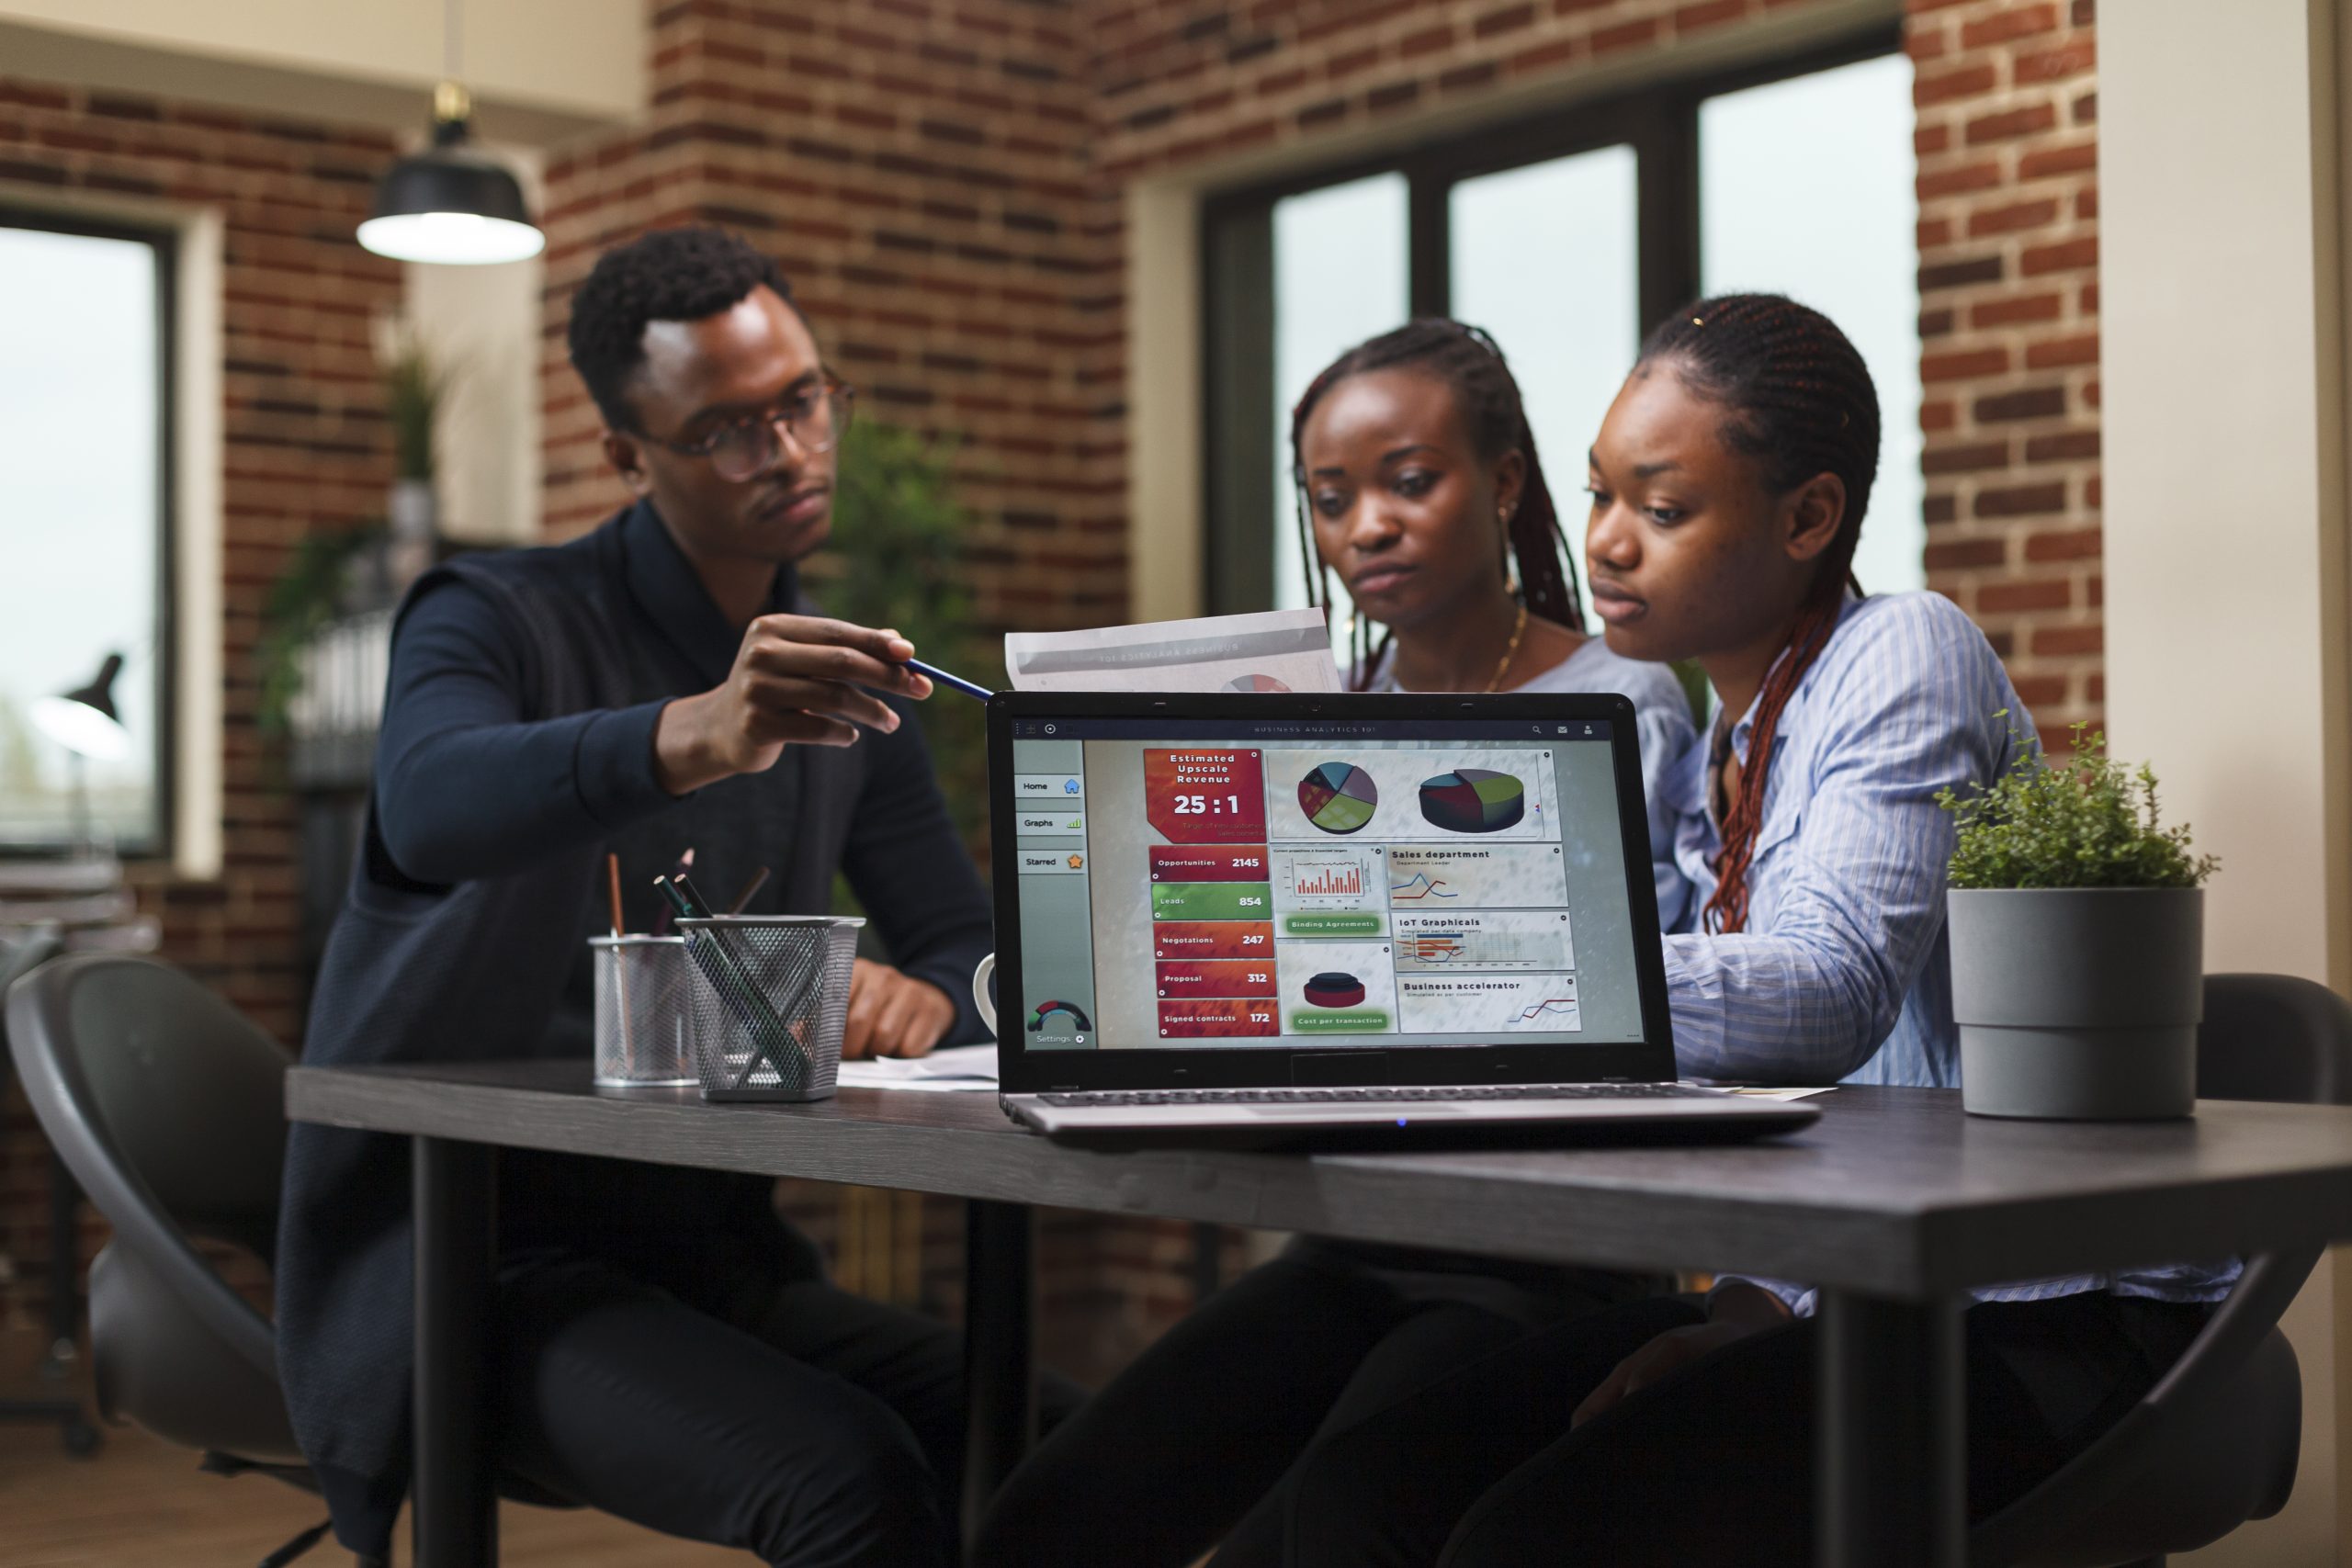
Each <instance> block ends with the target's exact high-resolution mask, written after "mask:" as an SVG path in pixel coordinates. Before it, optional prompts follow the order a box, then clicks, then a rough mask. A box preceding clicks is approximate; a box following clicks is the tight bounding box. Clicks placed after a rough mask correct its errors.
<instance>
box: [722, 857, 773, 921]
mask: <svg viewBox="0 0 2352 1568" xmlns="http://www.w3.org/2000/svg"><path fill="white" fill-rule="evenodd" d="M767 885H768V868H767V867H766V866H762V867H760V869H759V870H757V871H755V872H753V873H752V880H751V881H749V882H747V883H745V884H744V885H743V891H741V893H738V894H737V895H735V902H733V903H732V904H729V905H728V906H727V912H728V913H729V914H730V915H740V914H741V913H742V912H743V906H744V905H746V904H748V903H750V902H751V901H752V894H754V893H757V892H758V891H759V890H760V889H761V888H763V887H765V886H767Z"/></svg>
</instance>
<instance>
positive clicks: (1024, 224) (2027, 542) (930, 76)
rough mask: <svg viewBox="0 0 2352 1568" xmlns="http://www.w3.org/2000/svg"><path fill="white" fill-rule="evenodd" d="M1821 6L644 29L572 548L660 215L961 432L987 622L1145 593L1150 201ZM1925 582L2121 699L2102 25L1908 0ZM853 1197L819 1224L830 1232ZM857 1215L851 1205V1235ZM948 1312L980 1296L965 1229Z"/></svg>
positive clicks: (1149, 1242) (1468, 6)
mask: <svg viewBox="0 0 2352 1568" xmlns="http://www.w3.org/2000/svg"><path fill="white" fill-rule="evenodd" d="M1810 3H1812V0H1772V3H1768V0H1711V3H1696V4H1691V3H1684V4H1677V3H1674V0H1547V3H1539V0H1519V3H1511V0H1256V3H1254V4H1246V5H1245V4H1234V3H1230V0H1069V3H1062V4H1056V3H1052V0H965V3H960V4H949V3H947V0H875V3H874V4H871V5H868V6H860V7H854V8H851V7H822V6H806V5H791V4H786V3H784V0H773V3H770V4H739V3H728V0H686V3H684V4H675V5H669V6H658V7H657V8H656V9H655V10H653V12H652V13H651V16H650V35H649V41H648V49H649V51H650V60H651V62H652V67H653V77H654V82H653V107H652V110H651V113H650V117H649V118H648V121H647V122H646V123H645V124H644V125H643V126H641V127H639V128H637V129H635V130H631V131H630V132H628V133H627V134H625V135H618V136H615V137H613V138H611V139H609V140H608V141H605V142H604V143H602V144H598V145H593V146H588V147H583V148H579V149H575V150H572V151H571V152H570V153H569V154H568V155H565V156H560V157H558V158H557V159H555V160H553V161H552V162H551V163H550V165H549V167H548V220H547V221H548V231H549V242H550V243H549V252H548V293H547V310H546V316H545V321H544V329H545V334H546V335H545V359H544V364H543V370H544V377H545V380H544V385H545V392H546V412H547V425H546V429H547V437H546V439H547V474H548V512H547V518H546V521H547V525H548V528H549V530H550V531H551V532H552V533H554V534H556V535H558V536H568V535H570V534H572V533H575V532H577V531H578V530H580V529H582V528H584V527H586V526H589V525H593V524H594V522H595V521H596V520H597V519H599V518H601V517H602V516H604V515H605V513H607V512H609V511H610V510H611V509H612V508H613V507H614V506H616V504H618V503H619V502H620V500H621V499H622V496H621V492H620V490H619V487H618V485H617V482H616V480H615V479H613V477H612V476H611V475H610V473H609V472H608V471H606V470H605V468H604V466H603V464H602V461H601V459H600V458H599V457H598V456H597V453H596V451H595V446H594V434H595V428H596V422H595V416H594V410H593V408H592V407H591V406H590V405H589V403H588V401H587V400H586V398H585V396H584V394H582V392H581V390H580V389H579V387H578V383H577V381H576V379H575V378H573V377H572V376H571V371H570V369H569V367H568V366H567V365H566V364H565V363H564V359H563V348H562V323H563V319H564V300H565V299H566V297H567V296H568V295H569V293H570V290H571V288H572V287H573V286H574V285H575V284H576V283H577V281H578V280H579V278H580V277H581V276H583V275H584V273H585V271H586V268H587V266H588V265H590V263H591V262H592V261H593V259H594V255H595V254H596V253H597V252H598V251H599V250H601V249H602V248H604V247H605V245H607V244H610V243H614V242H616V241H618V240H620V239H623V238H626V237H628V235H630V234H633V233H635V232H637V231H639V230H640V229H641V228H643V227H645V226H648V225H650V224H657V223H668V222H678V221H688V220H715V221H720V222H725V223H729V224H732V225H734V226H736V227H738V228H740V229H741V230H742V231H745V232H747V233H749V234H751V235H752V236H753V237H754V238H755V239H757V240H758V241H759V242H760V243H763V244H765V245H767V246H768V247H769V248H770V249H771V250H773V251H774V252H775V254H777V255H778V256H779V257H781V258H782V259H783V261H784V264H785V265H786V270H787V272H788V273H789V274H790V275H791V276H792V277H793V279H794V282H795V284H796V287H797V289H798V291H799V293H800V297H801V299H802V300H803V302H804V303H805V304H806V306H807V307H808V309H809V314H810V315H811V317H812V318H813V319H814V321H815V322H816V326H817V332H818V335H819V338H820V342H821V343H822V344H824V345H825V347H826V349H827V352H828V353H829V355H831V357H832V358H833V359H834V360H835V362H836V363H837V365H838V366H839V367H840V368H842V370H843V371H844V373H846V374H847V375H848V376H849V377H850V378H852V379H853V380H854V381H856V382H857V383H858V384H859V385H860V387H861V388H862V389H864V392H865V405H864V406H865V408H866V409H867V410H869V411H871V412H873V413H874V414H876V415H878V416H880V417H884V418H888V419H892V420H895V421H898V422H899V423H910V424H914V425H917V426H920V427H922V428H925V429H929V430H933V431H938V432H942V433H946V434H953V435H955V436H956V437H957V438H958V439H959V440H960V441H961V443H962V446H961V448H960V457H959V459H958V462H959V469H960V471H961V475H962V478H963V480H964V483H965V486H966V490H967V495H968V496H969V498H970V499H971V500H972V501H973V502H974V503H975V504H976V505H977V506H978V509H979V511H980V513H981V517H982V521H981V524H980V526H979V527H978V529H977V530H976V532H975V535H974V536H973V538H972V541H971V544H970V547H969V549H968V551H967V564H968V566H969V568H970V572H971V581H972V582H973V584H974V587H975V589H976V591H977V594H978V613H979V616H980V618H981V620H982V622H983V623H984V629H987V630H992V631H1001V630H1006V629H1014V628H1024V627H1039V626H1065V625H1077V624H1085V623H1088V622H1091V621H1099V620H1102V619H1105V618H1113V617H1115V616H1117V615H1119V614H1120V613H1121V611H1122V609H1123V608H1124V605H1125V588H1126V584H1125V547H1124V532H1125V517H1124V515H1123V494H1124V488H1125V448H1124V418H1125V406H1124V389H1125V385H1126V381H1127V378H1128V377H1129V375H1130V374H1131V373H1133V374H1148V373H1150V372H1149V368H1148V367H1130V366H1128V365H1127V364H1126V363H1125V319H1124V312H1125V288H1126V264H1127V257H1126V235H1125V230H1124V221H1123V220H1124V205H1123V198H1124V192H1125V186H1127V185H1128V183H1130V182H1132V181H1134V180H1136V179H1138V178H1143V177H1152V176H1159V175H1176V174H1182V173H1185V172H1188V171H1193V170H1196V169H1198V168H1200V167H1202V166H1204V165H1206V164H1215V163H1216V162H1218V161H1220V160H1225V159H1229V158H1231V157H1233V156H1235V155H1238V154H1242V153H1254V152H1263V151H1266V150H1268V149H1279V148H1281V147H1283V146H1289V145H1295V146H1300V147H1306V146H1311V145H1312V144H1314V143H1315V142H1317V141H1323V140H1328V139H1329V138H1331V137H1332V136H1334V135H1335V134H1340V133H1345V132H1350V131H1353V130H1362V129H1365V128H1376V127H1377V126H1379V125H1380V124H1382V123H1383V122H1397V121H1399V120H1403V119H1406V118H1409V117H1411V116H1413V115H1416V114H1419V113H1421V112H1423V111H1426V110H1429V109H1431V108H1438V109H1444V108H1448V107H1457V106H1462V105H1466V104H1470V103H1472V102H1474V101H1475V100H1476V99H1477V98H1478V97H1479V96H1484V95H1492V94H1496V93H1500V92H1510V93H1513V94H1523V93H1524V92H1525V91H1527V90H1529V89H1531V88H1534V89H1538V90H1540V88H1541V85H1543V84H1545V83H1554V82H1556V83H1558V84H1560V85H1562V86H1563V87H1566V86H1567V85H1570V84H1571V83H1573V82H1574V81H1575V79H1576V78H1577V75H1578V74H1579V73H1584V72H1587V71H1589V70H1591V69H1593V68H1594V67H1595V66H1596V65H1603V64H1607V65H1614V64H1618V63H1622V62H1630V61H1634V60H1638V59H1639V58H1641V57H1642V56H1643V55H1645V54H1647V55H1653V56H1655V55H1657V54H1659V53H1661V52H1667V51H1673V50H1675V49H1677V48H1679V47H1680V46H1683V45H1685V44H1688V43H1690V42H1691V41H1693V40H1694V39H1719V38H1726V37H1728V36H1729V34H1730V32H1731V31H1732V30H1733V29H1736V28H1755V27H1760V26H1769V25H1770V24H1771V21H1772V19H1773V18H1774V17H1781V16H1785V15H1786V14H1787V13H1788V12H1790V11H1791V10H1792V9H1796V8H1800V7H1802V6H1805V5H1807V4H1810ZM1911 11H1912V16H1911V18H1910V22H1909V26H1908V37H1909V39H1910V41H1911V49H1912V51H1913V53H1914V55H1915V57H1916V59H1917V62H1918V69H1919V73H1920V79H1921V90H1920V105H1921V107H1920V122H1919V138H1920V140H1919V148H1920V156H1921V160H1922V163H1921V182H1920V197H1921V201H1922V207H1923V210H1922V215H1921V217H1922V222H1921V246H1922V255H1921V262H1922V273H1921V281H1922V285H1923V288H1924V289H1925V290H1926V293H1925V308H1924V310H1923V321H1922V330H1923V333H1924V334H1925V337H1926V348H1925V351H1924V354H1923V367H1924V369H1925V371H1926V373H1927V376H1928V400H1927V412H1926V415H1925V422H1924V423H1926V425H1927V427H1928V429H1927V434H1928V454H1929V457H1928V468H1929V475H1930V491H1929V495H1930V499H1929V502H1928V517H1929V521H1930V525H1931V527H1930V536H1931V539H1932V541H1933V543H1932V545H1931V554H1930V558H1929V566H1930V571H1931V581H1932V582H1933V584H1934V586H1936V587H1938V588H1939V589H1942V590H1943V591H1945V592H1950V593H1951V594H1952V595H1953V596H1954V597H1955V598H1957V599H1958V600H1959V601H1960V602H1961V603H1962V604H1963V605H1964V606H1966V607H1967V608H1968V609H1969V610H1970V611H1971V612H1972V613H1973V614H1974V615H1977V616H1978V617H1979V619H1980V620H1981V621H1982V622H1983V624H1985V626H1986V628H1987V629H1988V631H1990V632H1991V633H1992V634H1993V635H1994V637H1996V641H1997V642H1998V644H1999V645H2000V647H2001V649H2002V651H2003V653H2004V654H2005V656H2007V658H2009V659H2010V660H2011V661H2012V664H2013V666H2014V668H2015V670H2016V672H2017V674H2018V682H2019V685H2020V688H2021V690H2022V691H2023V694H2025V696H2026V697H2027V699H2028V701H2029V702H2030V704H2031V705H2033V707H2034V709H2035V712H2036V715H2037V716H2039V717H2041V718H2042V719H2043V720H2044V721H2045V722H2046V721H2048V720H2050V719H2052V718H2056V717H2065V716H2074V715H2075V714H2078V713H2086V712H2090V711H2094V710H2095V708H2096V705H2097V703H2098V699H2099V694H2100V688H2099V680H2098V625H2097V615H2096V606H2097V593H2098V531H2097V508H2098V479H2097V468H2096V460H2097V446H2098V430H2097V388H2096V376H2097V372H2096V355H2097V344H2096V320H2097V299H2096V292H2095V283H2094V280H2093V276H2092V273H2091V270H2090V269H2091V267H2092V265H2093V256H2092V254H2091V247H2092V244H2093V243H2094V241H2093V234H2094V230H2095V223H2096V211H2095V203H2096V194H2095V191H2094V190H2093V189H2092V187H2091V175H2090V172H2089V171H2090V137H2091V134H2092V132H2091V130H2090V128H2089V118H2090V99H2089V72H2090V69H2091V61H2090V55H2089V38H2090V33H2089V28H2090V17H2089V16H2088V9H2087V4H2086V0H2085V3H2083V4H2079V5H2077V6H2075V7H2073V8H2071V9H2069V8H2065V7H2063V6H2051V5H2030V4H2018V3H2015V0H1972V3H1967V4H1959V5H1953V4H1943V5H1933V4H1927V3H1923V0H1914V4H1913V5H1912V6H1911ZM836 1201H838V1200H837V1199H836V1198H835V1197H834V1196H832V1195H830V1194H828V1193H827V1192H826V1191H825V1190H821V1189H806V1190H799V1191H797V1193H795V1194H794V1195H793V1196H792V1197H791V1198H790V1199H789V1202H790V1205H791V1206H792V1207H793V1208H794V1210H795V1212H796V1213H799V1214H800V1215H802V1216H803V1217H804V1218H806V1219H808V1220H809V1221H810V1222H812V1223H813V1224H816V1225H818V1226H819V1227H820V1228H831V1226H832V1224H833V1214H834V1211H833V1209H832V1208H831V1205H832V1204H834V1203H835V1202H836ZM841 1212H842V1213H847V1212H848V1210H847V1209H843V1210H842V1211H841ZM923 1230H924V1233H925V1235H927V1237H928V1241H927V1247H928V1250H927V1255H926V1256H927V1261H926V1264H925V1266H924V1268H923V1269H922V1280H923V1283H922V1296H923V1298H924V1299H925V1300H927V1301H928V1302H929V1303H931V1304H933V1305H937V1306H943V1307H952V1305H953V1300H954V1296H955V1293H956V1274H955V1265H956V1247H955V1236H956V1227H955V1224H954V1222H953V1216H952V1213H949V1212H943V1211H941V1210H940V1209H938V1208H937V1207H936V1206H934V1209H933V1212H932V1213H931V1214H930V1216H929V1217H928V1218H927V1219H926V1220H925V1221H924V1222H923ZM1191 1256H1192V1238H1191V1235H1190V1234H1189V1232H1188V1231H1187V1230H1186V1229H1185V1228H1184V1227H1179V1226H1170V1225H1154V1224H1135V1223H1132V1222H1109V1221H1092V1220H1086V1219H1082V1218H1080V1217H1076V1216H1071V1217H1065V1218H1059V1219H1057V1220H1055V1221H1053V1222H1051V1223H1050V1224H1048V1226H1047V1228H1046V1247H1045V1253H1044V1257H1043V1260H1042V1268H1043V1285H1044V1289H1045V1293H1046V1311H1047V1322H1048V1325H1049V1340H1050V1342H1052V1343H1055V1344H1056V1345H1057V1346H1058V1348H1059V1349H1060V1351H1061V1354H1062V1356H1063V1359H1064V1360H1065V1362H1066V1364H1069V1365H1071V1366H1072V1367H1074V1368H1076V1369H1077V1370H1080V1371H1096V1370H1100V1369H1101V1368H1103V1367H1106V1366H1109V1365H1113V1364H1115V1362H1116V1361H1117V1360H1118V1359H1120V1358H1121V1357H1122V1356H1123V1355H1124V1354H1125V1353H1126V1352H1127V1350H1129V1349H1131V1348H1132V1347H1133V1346H1134V1345H1136V1344H1137V1343H1140V1342H1142V1341H1143V1340H1145V1339H1148V1337H1150V1335H1151V1334H1153V1333H1155V1332H1156V1331H1157V1330H1158V1329H1159V1327H1160V1326H1162V1325H1165V1323H1167V1322H1168V1321H1170V1320H1171V1319H1172V1318H1173V1317H1174V1316H1175V1315H1177V1314H1180V1313H1181V1312H1182V1310H1183V1309H1184V1308H1185V1306H1187V1305H1188V1304H1189V1303H1190V1299H1191V1292H1190V1287H1189V1283H1188V1282H1187V1281H1186V1280H1185V1279H1184V1278H1183V1274H1184V1267H1183V1266H1184V1264H1185V1263H1186V1262H1188V1260H1189V1259H1190V1258H1191Z"/></svg>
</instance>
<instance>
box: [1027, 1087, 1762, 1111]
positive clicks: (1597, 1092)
mask: <svg viewBox="0 0 2352 1568" xmlns="http://www.w3.org/2000/svg"><path fill="white" fill-rule="evenodd" d="M1037 1098H1038V1099H1039V1100H1044V1101H1045V1102H1046V1104H1047V1105H1066V1106H1123V1105H1393V1104H1397V1103H1399V1102H1402V1101H1425V1100H1471V1101H1477V1100H1713V1099H1718V1098H1720V1096H1718V1095H1717V1094H1715V1093H1714V1092H1713V1090H1710V1089H1693V1088H1691V1086H1690V1085H1688V1084H1675V1083H1569V1084H1556V1083H1555V1084H1481V1085H1469V1084H1463V1085H1441V1086H1414V1087H1410V1088H1407V1087H1403V1086H1397V1087H1386V1086H1384V1087H1379V1088H1373V1089H1095V1090H1091V1091H1089V1092H1086V1093H1082V1094H1041V1095H1039V1096H1038V1097H1037Z"/></svg>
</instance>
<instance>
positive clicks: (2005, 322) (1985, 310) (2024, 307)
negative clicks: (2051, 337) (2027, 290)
mask: <svg viewBox="0 0 2352 1568" xmlns="http://www.w3.org/2000/svg"><path fill="white" fill-rule="evenodd" d="M2065 305H2066V299H2065V296H2064V295H2063V294H2019V295H2012V296H2010V297H2009V298H2007V299H1986V300H1984V301H1982V302H1980V303H1978V304H1975V305H1973V306H1971V307H1969V311H1968V323H1969V325H1971V326H1973V327H2010V326H2016V325H2018V324H2019V323H2020V322H2027V321H2056V320H2057V319H2058V317H2059V313H2060V312H2061V311H2062V310H2064V309H2065Z"/></svg>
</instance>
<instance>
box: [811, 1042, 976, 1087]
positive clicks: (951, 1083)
mask: <svg viewBox="0 0 2352 1568" xmlns="http://www.w3.org/2000/svg"><path fill="white" fill-rule="evenodd" d="M834 1081H835V1082H837V1083H839V1084H841V1085H842V1086H843V1087H844V1088H851V1089H917V1090H920V1091H922V1092H924V1093H927V1094H939V1093H944V1092H947V1091H951V1090H958V1089H994V1088H996V1047H995V1046H993V1045H951V1046H949V1047H948V1048H947V1049H946V1050H944V1051H933V1053H932V1054H931V1055H928V1056H873V1057H869V1058H867V1059H866V1060H865V1061H862V1062H843V1063H842V1065H841V1069H840V1076H839V1077H837V1078H836V1079H835V1080H834Z"/></svg>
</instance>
